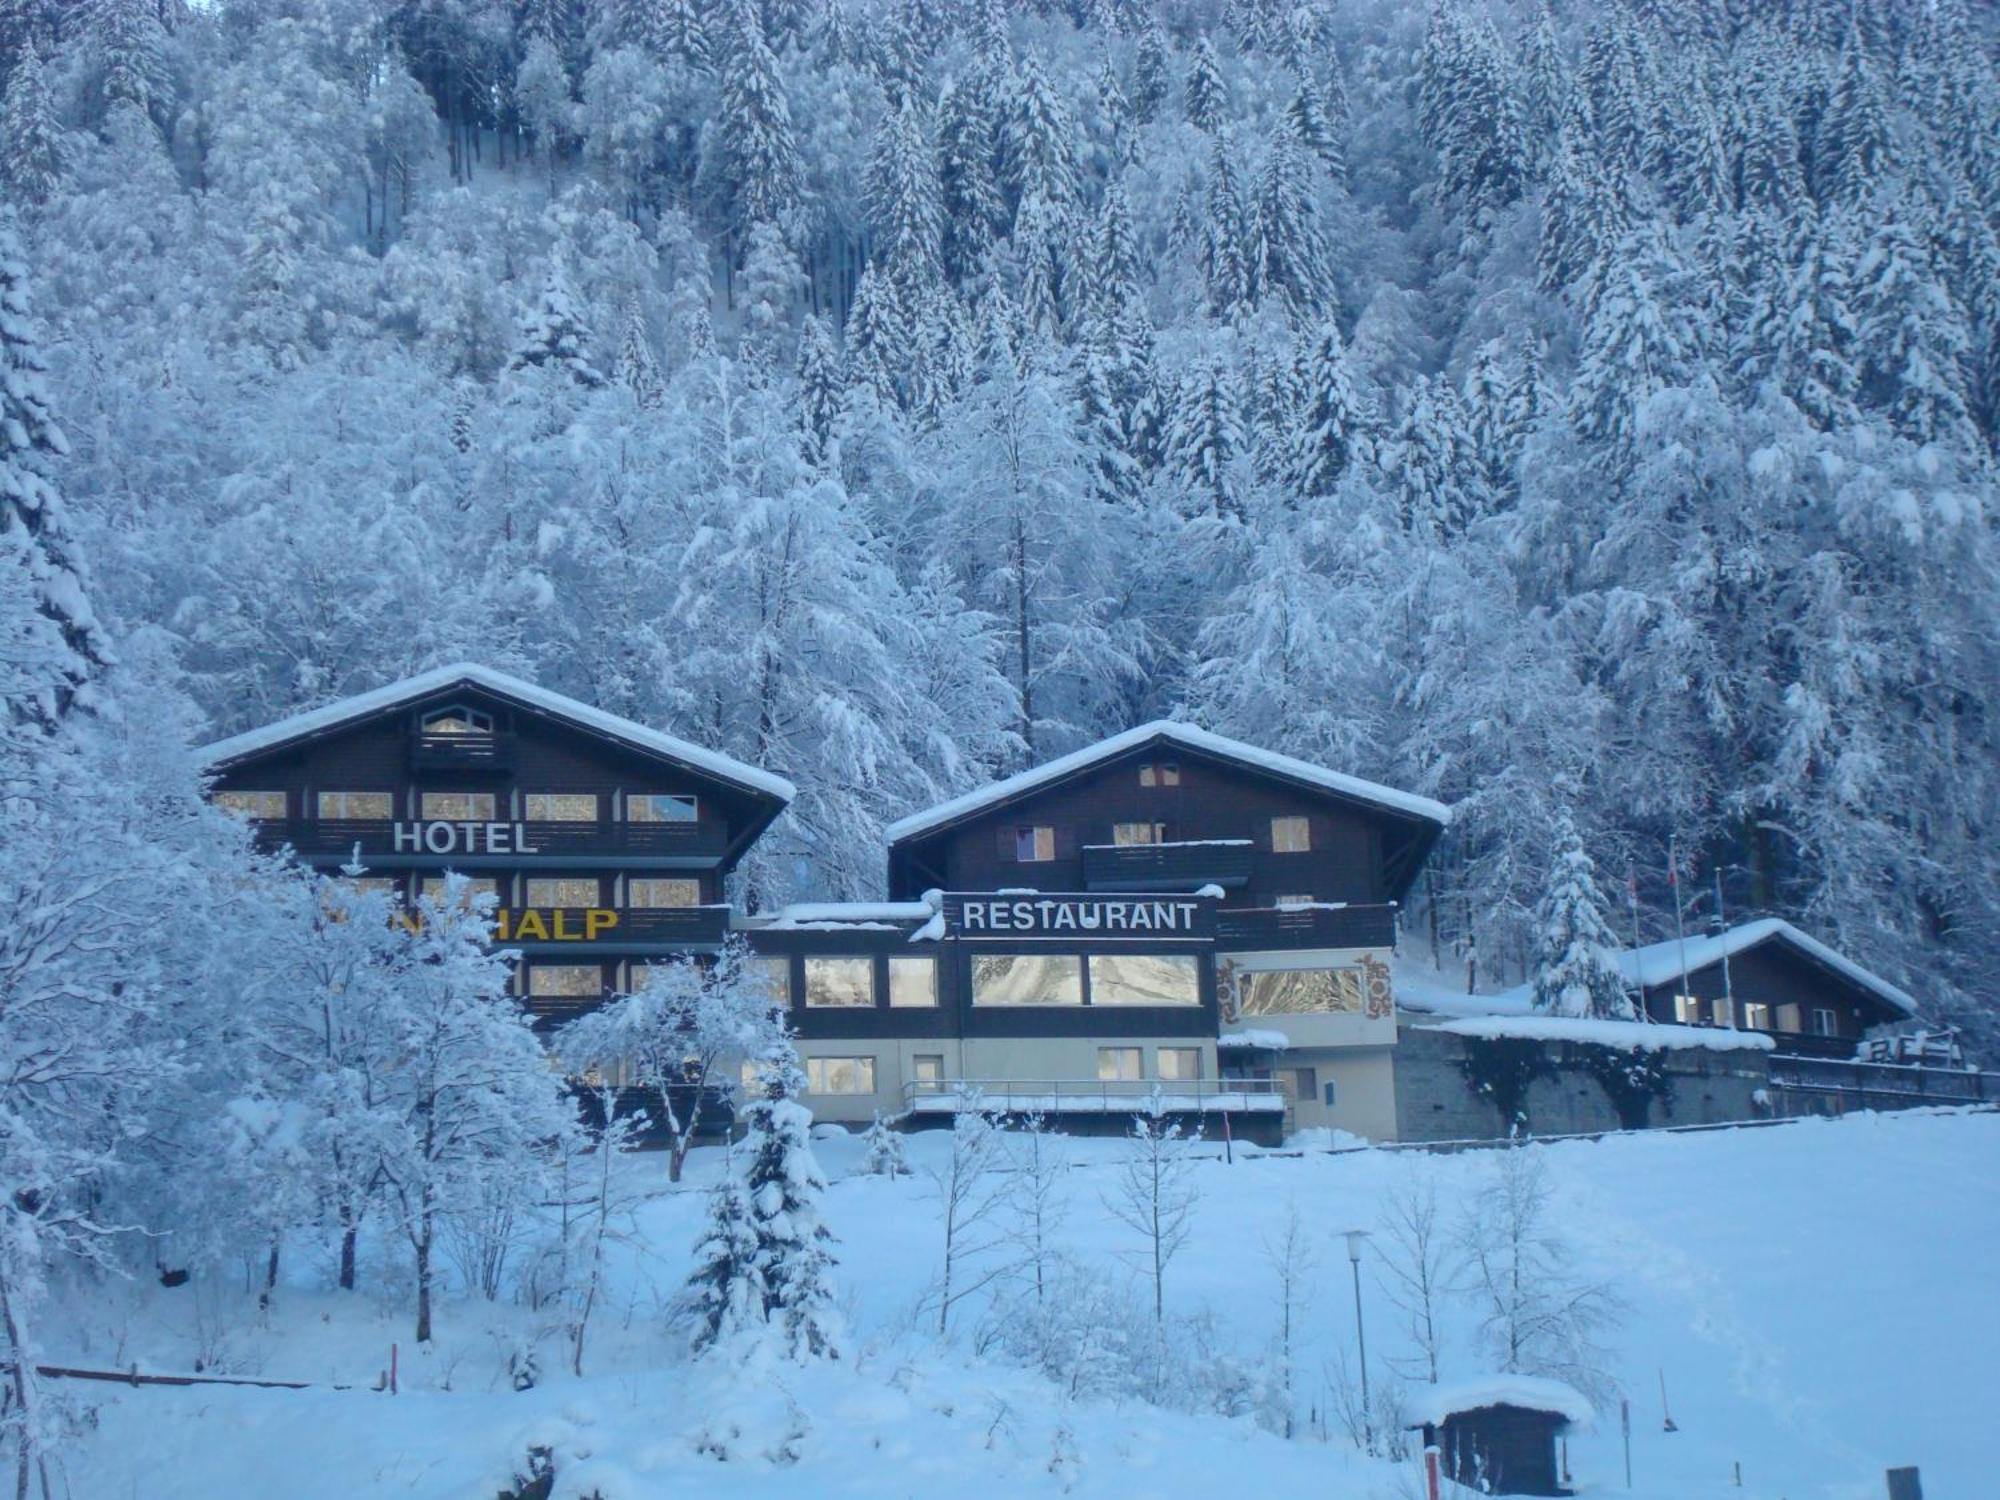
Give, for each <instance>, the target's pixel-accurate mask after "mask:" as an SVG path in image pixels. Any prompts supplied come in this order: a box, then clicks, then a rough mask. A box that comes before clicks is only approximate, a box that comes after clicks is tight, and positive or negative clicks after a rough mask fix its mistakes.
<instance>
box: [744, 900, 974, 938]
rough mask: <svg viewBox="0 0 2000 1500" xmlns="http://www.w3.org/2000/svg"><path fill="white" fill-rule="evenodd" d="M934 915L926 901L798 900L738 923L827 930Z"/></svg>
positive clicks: (899, 923) (759, 928)
mask: <svg viewBox="0 0 2000 1500" xmlns="http://www.w3.org/2000/svg"><path fill="white" fill-rule="evenodd" d="M934 915H936V908H934V907H933V906H932V905H931V904H930V903H929V902H928V901H800V902H796V903H794V904H793V905H791V906H781V907H779V908H778V910H776V911H774V912H769V913H762V914H759V915H757V916H754V917H745V918H743V919H742V921H741V923H740V924H739V925H740V926H742V927H744V928H747V929H750V930H752V931H756V932H829V931H836V930H840V929H847V930H854V929H863V930H866V929H870V928H873V929H877V930H880V929H885V928H901V927H904V926H907V925H908V924H909V923H911V922H928V921H929V920H930V919H931V918H932V917H933V916H934Z"/></svg>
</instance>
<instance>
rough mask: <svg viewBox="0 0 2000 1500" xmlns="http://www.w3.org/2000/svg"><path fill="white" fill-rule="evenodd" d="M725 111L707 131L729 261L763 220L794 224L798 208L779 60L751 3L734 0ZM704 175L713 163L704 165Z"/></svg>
mask: <svg viewBox="0 0 2000 1500" xmlns="http://www.w3.org/2000/svg"><path fill="white" fill-rule="evenodd" d="M725 26H726V30H727V32H728V36H729V43H728V45H727V46H726V47H725V48H724V49H723V50H722V61H721V64H720V66H721V72H722V107H721V110H720V112H719V113H718V114H717V116H716V118H715V121H714V124H713V126H712V135H713V140H714V142H715V151H716V153H717V154H716V158H715V160H714V161H713V163H712V167H713V171H714V181H715V184H716V189H717V193H718V196H719V197H720V199H721V202H722V207H723V212H724V215H725V217H726V219H727V222H728V224H729V227H730V231H731V238H730V246H731V257H730V258H731V259H732V260H734V259H736V258H737V257H738V256H740V254H741V253H742V247H744V246H745V245H747V244H748V243H749V235H750V230H751V228H752V226H754V225H755V224H757V223H759V222H760V221H762V220H766V219H768V220H770V221H771V222H773V223H775V224H778V225H781V226H782V225H785V224H788V223H789V222H790V221H791V218H792V215H793V214H794V212H795V211H796V210H797V208H798V203H799V170H800V169H799V149H798V142H797V140H796V139H795V137H794V134H793V130H792V109H791V103H790V100H789V99H788V97H787V96H786V93H785V83H784V77H783V75H782V73H781V72H780V70H779V67H778V59H777V57H776V55H775V54H774V53H773V52H772V50H771V44H770V42H769V41H768V40H767V39H766V35H765V29H764V23H763V21H762V19H761V18H760V17H759V16H758V14H757V9H756V6H755V5H754V4H752V0H734V3H733V4H732V5H731V6H730V8H729V14H728V17H727V20H726V23H725ZM703 166H704V169H705V170H706V169H708V168H709V167H710V166H711V163H709V162H704V163H703Z"/></svg>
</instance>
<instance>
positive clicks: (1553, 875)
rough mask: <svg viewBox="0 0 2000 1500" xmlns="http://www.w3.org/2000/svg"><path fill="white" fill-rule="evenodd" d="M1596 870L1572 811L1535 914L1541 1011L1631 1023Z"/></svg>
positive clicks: (1559, 828) (1560, 829)
mask: <svg viewBox="0 0 2000 1500" xmlns="http://www.w3.org/2000/svg"><path fill="white" fill-rule="evenodd" d="M1604 910H1605V905H1604V897H1603V894H1602V893H1601V892H1600V891H1599V890H1598V888H1597V871H1596V866H1595V865H1594V864H1593V863H1592V862H1591V858H1590V855H1589V853H1588V852H1587V851H1586V850H1585V849H1584V847H1583V838H1582V836H1581V835H1580V834H1578V832H1577V830H1576V823H1575V821H1574V819H1572V818H1571V816H1570V814H1569V813H1568V811H1567V810H1565V811H1564V812H1562V813H1561V814H1560V815H1559V816H1558V817H1557V820H1556V828H1555V856H1554V858H1553V860H1552V861H1551V862H1550V867H1549V884H1548V890H1547V893H1546V894H1545V895H1544V896H1543V897H1542V902H1541V905H1540V906H1538V907H1537V908H1536V909H1535V957H1534V980H1533V984H1534V1003H1535V1009H1537V1010H1540V1011H1545V1012H1547V1013H1548V1014H1550V1015H1555V1016H1597V1017H1602V1018H1606V1019H1612V1020H1631V1019H1632V1018H1633V1017H1634V1016H1636V1014H1637V1011H1636V1010H1635V1008H1634V1007H1633V1004H1632V998H1631V996H1630V995H1629V994H1628V993H1627V992H1626V988H1625V981H1624V978H1623V976H1622V975H1621V974H1620V973H1619V970H1618V960H1617V956H1616V955H1617V952H1618V942H1617V939H1616V938H1614V937H1613V936H1612V935H1611V928H1610V926H1609V924H1607V923H1606V922H1605V920H1604Z"/></svg>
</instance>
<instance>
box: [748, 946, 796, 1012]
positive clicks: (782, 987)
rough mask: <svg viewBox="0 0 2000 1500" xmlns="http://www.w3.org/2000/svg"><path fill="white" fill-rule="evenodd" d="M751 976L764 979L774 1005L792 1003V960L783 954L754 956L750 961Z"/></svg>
mask: <svg viewBox="0 0 2000 1500" xmlns="http://www.w3.org/2000/svg"><path fill="white" fill-rule="evenodd" d="M749 972H750V977H751V978H753V979H759V980H762V981H763V984H764V988H765V989H766V990H767V991H769V993H770V996H771V1003H772V1004H773V1005H790V1004H791V1003H792V961H791V960H790V959H789V958H786V957H784V956H783V955H782V954H776V955H772V956H770V957H766V958H753V959H751V960H750V963H749Z"/></svg>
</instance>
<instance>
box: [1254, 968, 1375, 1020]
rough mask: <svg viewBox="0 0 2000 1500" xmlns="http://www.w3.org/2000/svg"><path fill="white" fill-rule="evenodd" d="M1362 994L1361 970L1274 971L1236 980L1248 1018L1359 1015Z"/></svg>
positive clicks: (1265, 971)
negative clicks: (1337, 1012) (1343, 1012)
mask: <svg viewBox="0 0 2000 1500" xmlns="http://www.w3.org/2000/svg"><path fill="white" fill-rule="evenodd" d="M1362 993H1363V990H1362V982H1361V971H1360V970H1359V969H1272V970H1262V971H1257V972H1253V973H1248V974H1239V975H1238V976H1237V980H1236V998H1237V1006H1238V1009H1239V1011H1240V1012H1241V1014H1243V1015H1246V1016H1300V1015H1320V1014H1324V1013H1327V1012H1334V1011H1357V1012H1358V1011H1359V1010H1360V1009H1361V997H1362Z"/></svg>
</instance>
